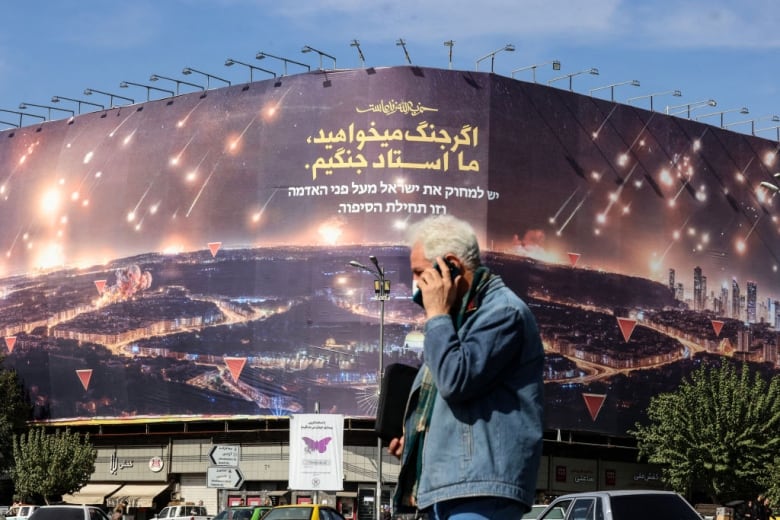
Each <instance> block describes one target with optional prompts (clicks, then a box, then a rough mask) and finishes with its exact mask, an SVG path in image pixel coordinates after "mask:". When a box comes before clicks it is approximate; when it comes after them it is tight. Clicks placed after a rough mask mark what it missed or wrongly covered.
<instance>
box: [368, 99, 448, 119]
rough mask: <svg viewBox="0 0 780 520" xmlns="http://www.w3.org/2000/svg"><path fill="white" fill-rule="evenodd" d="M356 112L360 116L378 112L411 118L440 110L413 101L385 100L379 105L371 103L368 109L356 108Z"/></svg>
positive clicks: (380, 101) (381, 100)
mask: <svg viewBox="0 0 780 520" xmlns="http://www.w3.org/2000/svg"><path fill="white" fill-rule="evenodd" d="M355 111H356V112H357V113H358V114H365V113H366V112H378V113H380V114H384V115H386V116H389V115H391V114H396V113H399V112H400V113H401V114H409V115H410V116H419V115H420V114H422V113H423V112H438V111H439V109H438V108H430V107H426V106H423V105H421V104H420V103H417V105H415V104H414V103H413V102H411V101H396V100H395V99H391V100H390V101H385V100H384V99H380V100H379V103H371V104H370V105H368V108H357V107H355Z"/></svg>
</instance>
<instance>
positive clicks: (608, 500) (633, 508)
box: [538, 489, 702, 520]
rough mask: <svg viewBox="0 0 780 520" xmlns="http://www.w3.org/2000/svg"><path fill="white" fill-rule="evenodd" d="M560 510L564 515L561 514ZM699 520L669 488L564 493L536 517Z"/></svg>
mask: <svg viewBox="0 0 780 520" xmlns="http://www.w3.org/2000/svg"><path fill="white" fill-rule="evenodd" d="M561 513H563V514H561ZM556 519H557V520H561V519H564V520H658V519H664V520H702V519H701V515H700V514H699V513H697V512H696V510H695V509H694V508H693V506H692V505H690V504H689V503H688V501H686V500H685V499H684V498H683V497H682V496H681V495H679V494H678V493H674V492H672V491H655V490H646V489H640V490H636V489H630V490H629V489H626V490H616V491H592V492H584V493H571V494H569V495H563V496H560V497H558V498H556V499H555V500H553V501H552V503H550V505H548V506H547V508H546V509H545V510H544V511H542V513H541V514H540V515H539V516H538V520H556Z"/></svg>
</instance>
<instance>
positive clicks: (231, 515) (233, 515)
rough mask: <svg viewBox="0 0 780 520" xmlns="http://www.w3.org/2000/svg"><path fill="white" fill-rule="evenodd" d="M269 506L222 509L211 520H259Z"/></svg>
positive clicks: (269, 508) (268, 509)
mask: <svg viewBox="0 0 780 520" xmlns="http://www.w3.org/2000/svg"><path fill="white" fill-rule="evenodd" d="M271 509H272V507H271V506H236V507H229V508H227V509H223V510H222V511H221V512H220V513H219V514H218V515H217V516H215V517H214V518H213V520H260V519H261V518H263V515H265V514H266V513H267V512H268V511H270V510H271Z"/></svg>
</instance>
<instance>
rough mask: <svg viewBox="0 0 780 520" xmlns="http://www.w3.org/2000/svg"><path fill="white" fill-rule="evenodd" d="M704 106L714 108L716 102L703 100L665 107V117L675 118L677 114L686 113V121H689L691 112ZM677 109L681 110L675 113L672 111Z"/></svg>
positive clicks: (716, 104)
mask: <svg viewBox="0 0 780 520" xmlns="http://www.w3.org/2000/svg"><path fill="white" fill-rule="evenodd" d="M704 106H709V107H716V106H718V102H717V101H715V100H714V99H705V100H703V101H694V102H693V103H684V104H682V105H674V106H667V107H666V115H668V116H675V115H677V114H682V113H683V112H686V113H687V114H688V119H690V118H691V111H693V110H695V109H697V108H700V107H704ZM678 108H682V109H683V110H680V111H678V112H675V111H674V110H675V109H678Z"/></svg>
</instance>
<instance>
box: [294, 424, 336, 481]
mask: <svg viewBox="0 0 780 520" xmlns="http://www.w3.org/2000/svg"><path fill="white" fill-rule="evenodd" d="M343 484H344V416H343V415H339V414H297V415H293V416H292V418H291V419H290V482H289V486H288V487H289V489H292V490H300V491H309V490H311V491H317V490H323V491H341V490H342V489H343Z"/></svg>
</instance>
